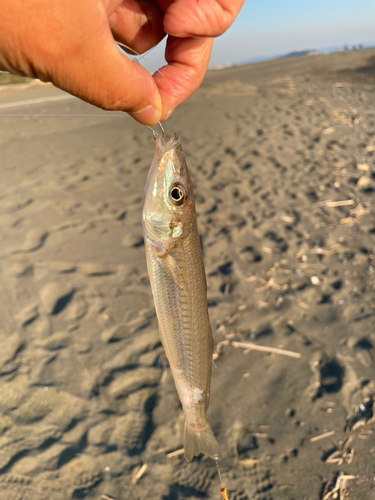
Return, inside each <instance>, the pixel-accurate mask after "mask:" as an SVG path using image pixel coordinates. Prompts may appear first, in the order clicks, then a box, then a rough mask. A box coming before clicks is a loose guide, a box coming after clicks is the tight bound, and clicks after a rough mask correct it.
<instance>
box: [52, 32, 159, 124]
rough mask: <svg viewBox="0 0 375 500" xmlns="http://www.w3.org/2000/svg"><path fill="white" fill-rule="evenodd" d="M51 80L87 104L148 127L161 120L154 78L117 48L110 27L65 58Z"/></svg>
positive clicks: (157, 91)
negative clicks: (117, 113) (122, 115)
mask: <svg viewBox="0 0 375 500" xmlns="http://www.w3.org/2000/svg"><path fill="white" fill-rule="evenodd" d="M59 68H60V69H59V70H58V72H51V81H52V82H53V83H54V84H55V85H57V86H58V87H60V88H62V89H64V90H66V91H68V92H70V93H71V94H73V95H75V96H77V97H80V98H81V99H83V100H84V101H87V102H89V103H91V104H94V105H96V106H98V107H100V108H102V109H106V110H121V111H126V112H128V113H129V114H130V115H131V116H132V117H133V118H134V119H135V120H137V121H138V122H140V123H142V124H145V125H155V124H156V123H157V122H158V121H159V120H160V118H161V110H162V102H161V97H160V93H159V90H158V88H157V86H156V84H155V81H154V79H153V78H152V76H151V75H150V74H149V73H148V71H147V70H145V69H144V68H143V67H142V66H141V65H140V64H138V63H136V62H134V61H131V60H130V59H129V58H128V57H126V56H125V55H123V54H122V53H121V52H120V51H119V49H118V48H117V46H116V44H115V42H114V40H113V37H112V34H111V32H110V30H109V28H108V32H107V31H106V32H105V33H104V34H103V36H100V37H95V38H91V39H90V42H89V43H84V44H81V45H80V46H79V48H78V53H75V54H73V55H72V56H71V57H65V58H64V62H63V63H62V64H61V60H60V61H59Z"/></svg>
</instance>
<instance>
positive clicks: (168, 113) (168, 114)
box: [165, 109, 174, 119]
mask: <svg viewBox="0 0 375 500" xmlns="http://www.w3.org/2000/svg"><path fill="white" fill-rule="evenodd" d="M173 111H174V109H170V110H169V111H167V113H166V115H165V119H167V118H169V117H170V116H171V114H172V113H173Z"/></svg>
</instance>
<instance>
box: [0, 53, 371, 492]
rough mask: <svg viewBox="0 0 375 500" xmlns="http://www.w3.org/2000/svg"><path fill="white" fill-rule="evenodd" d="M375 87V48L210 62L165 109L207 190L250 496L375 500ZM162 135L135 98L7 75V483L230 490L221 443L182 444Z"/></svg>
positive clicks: (223, 341)
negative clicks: (214, 447)
mask: <svg viewBox="0 0 375 500" xmlns="http://www.w3.org/2000/svg"><path fill="white" fill-rule="evenodd" d="M59 96H60V97H59ZM51 97H54V99H52V100H51V99H50V98H51ZM38 99H39V101H38ZM23 100H24V101H27V102H28V104H25V103H23V104H22V102H21V104H19V103H20V101H23ZM374 102H375V49H372V50H361V51H356V52H350V53H348V54H343V53H335V54H330V55H315V56H308V57H297V58H291V59H278V60H275V61H270V62H265V63H258V64H253V65H247V66H239V67H232V68H227V69H223V70H220V71H214V70H211V71H208V73H207V75H206V78H205V80H204V82H203V84H202V86H201V88H200V89H199V90H198V91H197V92H196V94H194V95H193V96H192V97H191V98H190V99H188V101H187V102H185V103H184V104H182V105H181V106H180V107H179V108H178V109H177V110H176V111H175V112H174V113H173V115H172V116H171V118H170V119H169V120H168V121H167V122H166V123H165V129H166V135H167V136H168V137H169V136H170V135H171V134H172V133H173V132H177V133H178V134H179V136H180V138H181V142H182V145H183V148H184V151H185V155H186V158H187V162H188V165H189V169H190V173H191V176H192V180H193V183H194V187H195V198H196V208H197V213H198V227H199V233H200V236H201V243H202V248H203V255H204V261H205V265H206V273H207V281H208V305H209V314H210V320H211V326H212V330H213V336H214V343H215V354H214V363H215V367H213V376H212V390H211V404H210V408H209V412H208V414H209V420H210V422H211V424H212V428H213V430H214V432H215V434H216V436H217V438H218V441H219V443H220V445H221V448H222V455H223V457H222V459H221V461H220V468H221V473H222V478H223V481H224V484H225V486H226V487H227V489H228V495H229V498H230V500H302V499H303V500H328V499H331V498H340V500H342V499H343V498H345V499H348V500H366V499H369V500H370V499H372V498H375V497H374V464H375V434H374V431H375V408H374V402H375V334H374V324H375V306H374V293H375V270H374V266H375V264H374V260H375V219H374V213H375V212H374V201H375V156H374V155H375V114H374ZM2 113H7V114H13V113H14V114H19V113H20V114H25V113H28V114H30V113H35V114H40V113H44V114H57V115H67V116H56V117H51V116H42V117H32V116H15V117H13V116H7V117H6V116H1V114H2ZM100 113H101V114H104V115H105V116H101V117H99V116H94V115H97V114H100ZM74 114H87V115H92V116H87V117H86V116H83V117H77V116H76V117H74V116H71V115H74ZM116 114H118V113H116ZM153 153H154V140H153V137H152V133H151V132H150V130H148V129H147V128H146V127H143V126H141V125H139V124H137V123H136V122H134V121H133V120H132V119H130V118H129V117H127V116H125V115H124V116H123V117H122V116H120V117H118V116H115V117H112V116H111V114H108V113H104V112H101V111H100V110H97V109H95V108H93V107H92V106H89V105H87V104H85V103H83V102H81V101H79V100H78V99H73V98H68V97H66V98H64V97H63V94H62V93H59V92H58V91H56V90H54V89H52V87H50V86H30V85H25V86H24V88H20V87H18V89H17V88H16V87H14V86H11V85H8V86H6V87H4V88H3V90H1V86H0V169H1V170H0V172H1V192H0V273H1V281H0V300H1V305H2V308H1V311H2V312H1V315H0V375H1V380H0V498H1V499H4V500H52V499H53V500H70V499H85V500H86V499H87V500H146V499H147V500H148V499H150V500H183V499H200V498H202V499H210V500H214V499H216V500H219V499H220V481H219V477H218V474H217V471H216V466H215V462H214V461H213V460H211V459H208V458H207V459H204V458H203V457H201V458H200V459H194V461H193V462H191V463H187V462H186V461H185V459H184V458H183V455H182V454H181V452H180V450H181V448H182V437H183V436H182V434H183V423H184V418H183V413H182V408H181V405H180V402H179V399H178V396H177V393H176V390H175V387H174V383H173V379H172V376H171V373H170V370H169V368H168V363H167V360H166V357H165V355H164V352H163V349H162V346H161V344H160V341H159V336H158V327H157V319H156V315H155V312H154V306H153V300H152V295H151V289H150V285H149V281H148V276H147V271H146V261H145V252H144V246H143V239H142V229H141V206H142V196H143V188H144V185H145V181H146V176H147V172H148V169H149V166H150V164H151V161H152V158H153ZM242 342H246V343H250V346H248V347H247V348H246V347H244V346H243V345H242V346H241V345H239V343H242ZM252 344H255V345H256V346H260V347H261V348H276V349H280V350H281V353H280V354H279V353H272V352H271V353H270V352H264V351H259V350H258V351H256V350H253V349H252V348H251V346H252ZM284 351H292V353H297V356H298V355H300V357H296V356H294V357H293V356H288V355H284V354H287V353H285V352H284ZM335 488H336V489H337V490H335ZM333 490H335V491H336V492H339V495H340V496H336V497H335V496H334V495H335V493H334V492H333ZM330 492H331V493H330Z"/></svg>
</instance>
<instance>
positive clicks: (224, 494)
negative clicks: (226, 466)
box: [215, 458, 229, 500]
mask: <svg viewBox="0 0 375 500" xmlns="http://www.w3.org/2000/svg"><path fill="white" fill-rule="evenodd" d="M215 463H216V470H217V474H218V476H219V479H220V492H221V496H222V497H223V500H229V498H228V492H227V489H226V487H225V486H224V482H223V478H222V477H221V472H220V469H219V460H218V459H217V458H215Z"/></svg>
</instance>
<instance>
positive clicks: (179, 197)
mask: <svg viewBox="0 0 375 500" xmlns="http://www.w3.org/2000/svg"><path fill="white" fill-rule="evenodd" d="M169 196H170V198H171V200H172V202H173V204H174V205H182V204H183V203H184V202H185V200H186V191H185V188H184V187H183V186H181V184H174V185H173V186H172V188H171V190H170V192H169Z"/></svg>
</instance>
